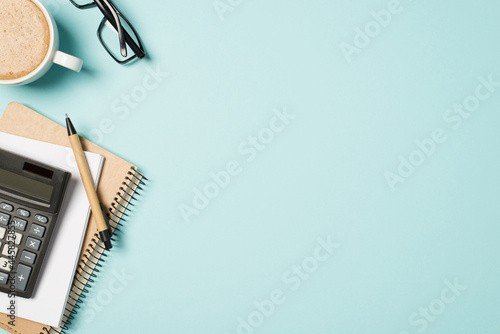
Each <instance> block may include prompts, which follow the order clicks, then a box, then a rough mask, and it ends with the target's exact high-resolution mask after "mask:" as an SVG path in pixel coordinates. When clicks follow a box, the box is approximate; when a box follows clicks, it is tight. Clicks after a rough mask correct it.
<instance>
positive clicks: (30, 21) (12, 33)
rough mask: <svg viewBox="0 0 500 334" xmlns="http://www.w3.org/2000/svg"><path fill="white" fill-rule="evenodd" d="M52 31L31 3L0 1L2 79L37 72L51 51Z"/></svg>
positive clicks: (9, 0)
mask: <svg viewBox="0 0 500 334" xmlns="http://www.w3.org/2000/svg"><path fill="white" fill-rule="evenodd" d="M49 44H50V30H49V24H48V22H47V19H46V18H45V15H44V14H43V12H42V11H41V10H40V8H38V6H37V5H35V4H34V3H33V2H32V1H30V0H0V80H12V79H17V78H21V77H23V76H25V75H27V74H29V73H31V72H33V71H34V70H35V69H36V68H37V67H38V66H39V65H40V64H41V63H42V61H43V59H44V58H45V56H46V55H47V52H48V50H49Z"/></svg>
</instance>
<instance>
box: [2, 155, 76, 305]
mask: <svg viewBox="0 0 500 334" xmlns="http://www.w3.org/2000/svg"><path fill="white" fill-rule="evenodd" d="M70 176H71V174H70V173H68V172H65V171H63V170H60V169H58V168H54V167H51V166H47V165H45V164H42V163H39V162H37V161H34V160H31V159H29V158H25V157H22V156H19V155H17V154H13V153H11V152H7V151H4V150H1V149H0V291H1V292H5V293H8V294H12V295H15V296H16V297H17V296H19V297H24V298H31V296H32V295H33V292H34V289H35V286H36V282H37V280H38V277H39V274H40V268H41V267H42V264H43V260H44V257H45V255H46V254H47V248H48V246H49V243H50V239H51V237H52V234H53V232H54V228H55V226H56V223H57V217H58V215H59V210H60V208H61V203H62V201H63V198H64V193H65V191H66V186H67V184H68V181H69V179H70Z"/></svg>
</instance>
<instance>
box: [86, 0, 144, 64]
mask: <svg viewBox="0 0 500 334" xmlns="http://www.w3.org/2000/svg"><path fill="white" fill-rule="evenodd" d="M95 3H96V4H97V7H99V9H100V10H101V12H102V14H103V15H104V17H105V18H106V19H107V20H108V22H109V23H111V25H112V26H113V28H115V29H116V31H118V32H119V28H118V26H120V29H121V28H122V27H121V24H120V23H119V22H120V21H115V18H114V16H113V15H112V14H111V12H110V11H109V10H108V8H106V6H104V5H103V4H102V2H101V1H100V0H95ZM122 32H123V35H122V36H123V39H124V42H125V43H127V44H128V46H130V48H131V49H132V51H133V52H134V53H135V54H136V56H137V57H138V58H140V59H142V58H144V57H145V53H144V50H142V48H141V47H139V46H138V45H137V43H136V42H135V41H134V40H133V38H132V37H130V35H129V34H128V32H127V31H126V30H124V29H122ZM137 38H139V36H137Z"/></svg>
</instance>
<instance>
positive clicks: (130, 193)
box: [40, 167, 148, 334]
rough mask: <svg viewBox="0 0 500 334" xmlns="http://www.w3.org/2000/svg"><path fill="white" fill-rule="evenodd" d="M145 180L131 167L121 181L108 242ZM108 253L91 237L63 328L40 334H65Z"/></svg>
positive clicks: (109, 215) (68, 305)
mask: <svg viewBox="0 0 500 334" xmlns="http://www.w3.org/2000/svg"><path fill="white" fill-rule="evenodd" d="M146 181H148V179H147V178H146V177H145V176H144V175H143V174H142V173H141V172H139V171H138V170H137V169H136V168H135V167H130V170H129V171H128V173H127V176H126V177H125V181H124V182H122V186H121V187H120V189H119V191H118V192H117V193H116V197H115V198H114V201H113V203H112V204H111V208H109V209H108V210H109V212H107V216H108V218H109V226H110V229H111V233H112V236H113V237H112V238H111V240H113V241H116V238H115V237H116V233H115V231H119V232H121V230H120V229H119V226H123V224H122V222H126V219H124V218H123V217H124V216H125V217H127V216H128V215H127V213H126V211H131V210H130V208H129V206H133V205H134V204H133V203H132V201H135V200H137V199H136V197H134V196H140V193H139V192H138V191H137V189H140V190H143V187H141V186H145V185H146ZM105 252H107V250H106V249H105V248H104V244H103V243H102V241H101V240H100V239H99V236H98V234H97V233H96V234H94V237H93V238H92V241H91V242H90V244H89V245H87V249H86V250H85V252H83V259H81V260H80V262H79V264H78V268H77V271H76V273H75V279H74V281H73V286H72V287H71V291H70V293H69V296H68V301H67V303H66V308H65V311H64V316H63V322H62V323H63V326H62V327H61V328H53V327H51V328H50V329H49V328H47V327H43V329H42V330H43V331H44V332H45V333H44V332H41V333H40V334H65V333H66V331H67V330H68V329H69V328H70V326H71V321H72V320H74V319H75V317H74V315H76V314H77V313H78V309H79V308H80V305H79V304H81V303H83V300H82V299H85V298H86V294H87V293H88V292H89V289H90V288H92V284H93V283H94V280H93V278H97V275H96V273H99V269H98V268H102V267H103V266H102V264H101V263H104V262H106V259H105V258H106V257H108V255H107V254H106V253H105Z"/></svg>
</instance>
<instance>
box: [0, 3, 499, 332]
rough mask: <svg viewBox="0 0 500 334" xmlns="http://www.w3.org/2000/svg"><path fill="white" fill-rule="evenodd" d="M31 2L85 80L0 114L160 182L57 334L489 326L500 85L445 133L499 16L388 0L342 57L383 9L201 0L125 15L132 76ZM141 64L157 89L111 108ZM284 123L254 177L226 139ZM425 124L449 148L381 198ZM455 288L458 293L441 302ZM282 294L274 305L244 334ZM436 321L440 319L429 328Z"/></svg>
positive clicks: (2, 95)
mask: <svg viewBox="0 0 500 334" xmlns="http://www.w3.org/2000/svg"><path fill="white" fill-rule="evenodd" d="M42 2H43V3H45V4H46V5H47V6H48V7H49V9H50V10H51V11H52V13H53V14H54V17H55V18H56V20H57V22H58V24H59V27H60V31H61V49H62V51H67V52H69V53H72V54H74V55H77V56H79V57H81V58H82V59H84V61H85V64H84V69H83V71H82V73H80V74H76V73H72V72H71V71H68V70H65V69H62V68H59V67H53V68H52V70H51V71H50V72H49V73H48V74H47V75H46V76H45V77H44V78H43V79H41V80H39V81H38V82H36V83H35V84H31V85H28V86H23V87H0V109H2V110H3V109H4V107H6V106H7V104H8V103H9V102H11V101H18V102H21V103H24V104H26V105H28V106H30V107H32V108H34V109H36V110H37V111H39V112H41V113H42V114H44V115H46V116H48V117H50V118H52V119H54V120H56V121H58V122H60V123H61V124H62V122H63V120H64V114H65V113H68V114H69V115H70V116H71V118H72V120H73V121H74V123H75V125H76V126H77V128H78V130H79V132H80V133H81V135H82V136H85V137H87V138H90V139H93V140H95V141H96V142H97V143H98V144H100V145H102V146H103V147H105V148H107V149H109V150H110V151H112V152H114V153H116V154H118V155H120V156H122V157H124V158H125V159H127V160H129V161H131V162H133V163H135V164H137V165H138V166H139V167H140V169H141V170H142V171H143V172H144V173H145V174H146V175H147V176H148V178H149V179H150V181H151V182H150V183H149V185H148V186H147V188H146V189H145V191H144V192H143V196H142V197H141V200H140V201H139V202H138V203H137V205H136V207H135V209H134V211H133V214H132V215H131V217H130V220H129V222H128V223H127V224H126V229H125V232H124V233H123V234H122V235H121V236H120V242H119V243H118V244H116V245H115V248H116V249H115V250H114V251H113V252H112V253H111V254H110V257H109V260H108V262H106V264H105V265H104V268H103V269H102V270H101V275H100V277H99V279H98V281H97V282H96V284H94V286H93V288H92V290H91V293H90V294H89V295H88V296H87V299H86V301H85V304H84V305H83V307H82V309H81V311H80V315H79V317H78V318H77V320H76V321H74V323H73V327H72V330H71V331H70V333H159V332H161V333H176V334H177V333H178V334H186V333H206V334H212V333H214V334H234V333H245V334H247V333H260V334H266V333H268V334H271V333H272V334H275V333H287V334H296V333H297V334H298V333H301V334H302V333H317V334H323V333H342V334H344V333H345V334H358V333H359V334H361V333H372V334H378V333H381V334H382V333H383V334H387V333H391V334H405V333H410V334H413V333H420V332H426V333H456V334H458V333H482V334H493V333H498V332H499V331H500V317H499V315H500V303H498V294H499V292H500V290H499V286H498V279H499V278H500V267H499V264H500V260H499V257H498V254H499V251H500V243H499V242H498V240H499V234H500V225H499V224H498V209H497V208H498V202H499V200H500V191H499V190H498V189H500V178H499V174H498V171H499V170H500V159H499V158H498V155H499V153H498V152H499V151H498V140H496V139H495V138H497V134H498V126H499V124H500V113H499V112H498V111H499V110H500V91H496V92H494V93H493V94H491V96H490V97H489V98H488V99H486V100H485V101H482V102H481V104H480V106H479V108H478V109H477V110H476V111H474V112H473V113H472V114H471V116H470V117H469V118H468V119H465V120H464V121H463V123H462V124H461V126H460V127H459V128H457V129H454V128H453V127H452V123H449V122H446V121H445V120H444V119H443V115H444V114H445V113H446V112H447V110H448V109H449V108H452V107H453V106H454V104H456V103H462V102H463V101H464V99H465V98H466V97H468V96H470V95H471V94H474V92H475V89H476V87H477V86H478V85H480V81H479V80H478V78H479V77H484V78H488V76H490V75H492V76H493V78H494V80H498V81H500V70H499V67H500V41H499V38H498V36H499V33H500V25H499V23H498V22H499V21H498V18H499V17H500V3H499V2H498V1H493V0H485V1H464V2H457V1H451V0H442V1H430V0H414V1H409V0H401V8H402V10H401V12H400V13H399V14H396V15H393V17H392V20H391V22H390V23H389V24H388V25H387V26H386V27H384V28H383V29H382V31H381V32H380V34H378V36H376V37H375V38H373V39H372V40H371V43H370V45H368V46H367V47H366V48H364V49H361V50H360V53H359V54H356V55H353V57H352V61H351V62H348V61H347V60H346V58H345V57H344V54H343V53H342V51H341V45H342V43H349V44H353V40H354V38H355V35H356V33H355V30H354V29H356V28H357V27H359V28H361V29H364V28H365V25H367V24H369V23H370V22H371V21H373V17H372V16H371V14H370V12H371V11H380V10H382V9H384V8H387V7H388V4H389V3H390V2H391V1H385V0H384V1H380V0H363V1H355V2H352V1H284V0H280V1H263V0H252V1H250V0H247V1H245V0H242V1H237V0H233V1H229V0H221V2H223V3H226V4H228V3H232V4H234V5H231V6H232V8H233V11H230V12H226V13H225V15H224V16H223V17H224V20H222V19H221V18H220V17H219V16H218V13H217V11H216V10H215V9H214V6H213V1H212V0H206V1H189V0H188V1H153V0H143V1H132V0H116V4H117V6H118V7H119V8H120V9H121V10H122V11H123V12H124V14H125V15H126V16H128V17H129V19H130V20H131V21H132V22H133V23H134V25H135V26H136V28H137V29H138V31H139V32H140V34H141V35H142V37H143V41H144V43H145V45H146V47H147V52H148V55H149V56H148V59H146V60H142V61H138V62H135V63H133V64H131V65H130V66H119V65H117V64H115V63H114V61H113V60H111V58H109V57H108V56H107V55H106V54H105V51H103V50H102V49H101V46H100V44H99V42H98V40H97V38H96V37H95V30H96V28H97V26H98V24H99V21H100V19H101V15H100V13H99V11H98V10H97V9H93V10H88V11H85V12H82V11H78V10H77V9H75V8H74V7H73V6H71V5H70V4H69V3H67V1H63V0H44V1H42ZM238 3H239V5H238ZM148 69H149V70H156V69H159V70H160V71H161V72H168V73H169V75H168V77H165V78H163V79H162V82H161V83H160V84H159V86H158V88H156V89H153V90H151V91H148V93H147V97H145V98H144V99H143V100H142V101H140V102H138V103H137V106H135V107H129V108H128V112H125V111H124V110H123V109H122V111H121V112H116V111H117V109H116V108H117V106H121V107H123V103H122V102H120V99H121V98H122V94H129V95H130V94H131V93H132V92H133V91H134V89H135V90H136V91H138V90H140V88H137V87H140V86H141V85H142V83H143V80H144V78H145V77H146V76H147V75H148ZM151 82H152V81H151ZM285 107H286V109H287V110H288V111H289V112H290V113H292V114H293V115H295V119H294V120H293V121H291V123H290V124H289V125H288V126H287V127H286V129H285V130H284V131H282V132H280V133H278V134H276V135H275V138H274V140H273V141H272V142H271V143H269V144H268V145H267V146H266V148H265V149H264V150H263V151H261V152H260V151H259V152H258V154H257V156H256V158H255V160H253V161H252V162H248V161H246V159H245V158H246V157H247V156H246V155H241V154H240V153H239V152H238V147H239V145H241V144H242V143H244V142H245V141H246V140H247V138H248V136H255V135H257V134H258V133H259V132H260V131H261V130H262V129H264V128H266V127H268V126H269V122H270V120H271V119H272V118H273V115H274V114H273V110H274V109H279V110H282V109H283V108H285ZM102 122H104V123H102ZM101 123H102V124H105V126H104V128H105V129H106V132H107V133H104V134H102V131H101V130H102V129H101V130H99V129H100V128H101V127H102V124H101ZM108 127H110V128H111V129H108ZM436 128H441V129H442V130H443V132H444V134H445V135H446V138H447V140H446V141H445V142H444V143H441V144H438V145H437V147H436V149H435V151H434V152H433V154H432V155H430V156H429V157H427V158H426V159H425V161H424V162H423V163H422V164H421V165H420V166H418V167H416V169H415V171H414V173H413V174H412V175H411V176H409V177H408V178H406V179H405V182H404V183H398V184H397V185H396V186H395V191H391V189H390V187H389V186H388V184H387V182H386V180H385V176H384V174H385V173H386V172H393V173H396V172H397V168H398V165H399V156H400V155H401V156H403V157H406V158H407V159H408V157H409V155H410V154H411V153H412V152H413V151H415V150H417V149H418V147H417V145H416V144H415V141H416V140H423V139H425V138H430V137H431V133H432V132H433V130H434V129H436ZM97 130H99V131H101V134H102V136H100V135H98V132H97ZM243 145H244V144H243ZM233 160H236V161H237V162H239V164H240V166H241V168H242V172H241V174H239V175H237V176H234V177H232V179H231V181H230V183H229V185H228V186H227V187H226V188H225V189H223V190H222V191H220V194H219V195H218V196H217V197H215V198H213V199H211V200H210V203H209V205H208V206H207V207H206V208H205V209H203V210H200V212H199V214H198V215H197V216H192V217H191V219H190V222H189V223H188V222H186V220H185V219H184V218H183V216H182V214H181V212H180V209H179V206H181V205H192V201H193V197H194V196H195V195H194V192H193V189H195V188H196V189H200V190H202V189H203V188H204V187H205V185H207V184H208V183H210V182H211V178H210V173H216V172H219V171H221V170H223V169H225V168H226V165H227V163H228V162H230V161H233ZM328 236H331V239H332V240H333V241H335V242H337V243H338V244H339V245H340V246H339V248H338V249H337V250H336V251H335V252H334V253H333V255H331V256H330V257H329V258H328V260H326V261H324V262H321V263H320V264H319V267H318V268H317V270H314V272H312V273H311V274H310V276H309V278H308V279H306V280H303V281H301V284H300V287H299V288H298V289H296V290H292V289H291V288H292V287H293V286H292V285H291V284H289V283H288V284H287V283H286V282H285V281H284V280H283V278H282V276H283V275H285V276H286V275H287V274H290V272H288V271H289V270H290V269H291V268H292V266H293V265H300V264H302V263H303V261H306V262H307V261H310V259H309V260H308V258H309V257H311V256H313V254H314V251H315V249H316V247H317V245H318V243H317V239H318V238H323V239H326V238H327V237H328ZM309 263H310V262H309ZM123 272H125V273H126V274H127V275H128V276H133V277H134V278H133V279H128V280H127V279H125V280H123V282H122V283H117V282H119V281H117V279H116V276H117V275H118V276H120V274H121V273H123ZM446 281H448V282H451V283H453V282H455V281H456V282H458V283H459V284H460V285H461V286H462V287H466V288H465V290H463V291H461V292H460V293H459V294H458V296H456V298H455V299H454V301H453V302H451V303H449V304H443V303H442V302H441V304H440V302H439V299H440V298H442V291H443V289H446V288H447V285H446V283H445V282H446ZM276 289H278V290H281V291H282V292H283V294H284V296H285V298H286V299H285V301H284V302H283V303H282V304H280V305H277V306H276V307H275V310H274V312H273V313H272V315H271V316H269V317H266V318H265V319H264V320H263V321H262V323H261V324H259V326H258V328H254V327H252V328H251V330H248V328H247V330H246V331H243V330H240V331H238V328H237V327H238V317H242V318H244V319H248V317H249V316H250V315H251V314H252V312H254V311H255V310H256V307H255V305H254V302H256V301H257V302H261V301H262V300H264V299H269V298H270V296H271V292H272V291H273V290H276ZM449 292H450V290H448V293H449ZM448 296H452V294H448ZM430 305H433V307H434V308H435V310H436V307H438V306H440V305H445V309H444V310H442V309H439V308H438V309H437V310H439V312H438V313H439V314H438V315H435V317H433V320H432V321H431V320H422V319H426V318H424V317H423V316H421V315H418V313H419V312H420V311H421V308H429V307H430ZM415 312H416V313H417V315H418V316H417V317H416V318H414V320H417V321H420V322H419V325H416V324H415V323H412V322H410V320H409V319H410V318H411V317H412V315H414V313H415ZM254 315H255V314H254ZM429 319H430V318H429ZM423 324H425V328H424V325H423Z"/></svg>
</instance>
